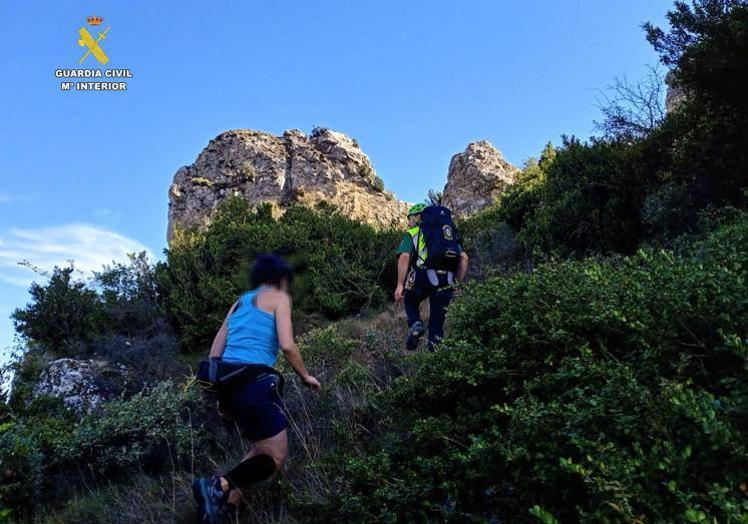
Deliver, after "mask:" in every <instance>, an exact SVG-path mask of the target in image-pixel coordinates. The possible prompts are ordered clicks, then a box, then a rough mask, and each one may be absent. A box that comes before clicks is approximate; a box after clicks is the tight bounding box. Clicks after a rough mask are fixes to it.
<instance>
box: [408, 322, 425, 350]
mask: <svg viewBox="0 0 748 524" xmlns="http://www.w3.org/2000/svg"><path fill="white" fill-rule="evenodd" d="M423 332H424V329H423V322H421V321H420V320H418V321H417V322H414V323H413V325H412V326H410V329H408V338H406V339H405V347H406V348H408V349H410V350H413V349H416V348H417V347H418V341H419V340H420V339H421V337H422V336H423Z"/></svg>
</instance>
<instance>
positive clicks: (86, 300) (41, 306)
mask: <svg viewBox="0 0 748 524" xmlns="http://www.w3.org/2000/svg"><path fill="white" fill-rule="evenodd" d="M74 271H75V268H74V267H73V266H72V265H71V266H68V267H65V268H59V267H55V268H54V270H53V271H52V275H51V276H50V278H49V282H48V283H47V284H46V285H41V284H37V283H36V282H34V283H32V284H31V287H30V288H29V293H30V294H31V298H32V302H31V303H30V304H28V305H27V306H26V307H25V308H23V309H21V308H18V309H16V310H15V311H14V312H13V314H12V315H11V318H12V319H13V324H14V327H15V329H16V331H17V332H18V333H19V334H21V335H22V336H24V337H26V338H27V339H30V340H32V341H34V342H36V343H39V344H41V345H42V346H44V347H45V349H49V350H50V351H52V352H54V353H58V354H59V353H60V352H61V351H62V350H63V349H64V348H65V347H66V346H67V345H68V344H70V343H71V342H73V341H74V340H83V341H86V340H90V339H91V336H92V335H94V334H96V333H97V332H98V328H99V327H100V320H101V302H100V300H99V297H98V295H97V294H96V292H95V291H94V290H92V289H89V288H88V287H87V286H86V284H85V283H83V282H80V281H75V280H73V278H72V275H73V272H74Z"/></svg>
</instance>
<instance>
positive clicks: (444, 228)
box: [442, 224, 454, 240]
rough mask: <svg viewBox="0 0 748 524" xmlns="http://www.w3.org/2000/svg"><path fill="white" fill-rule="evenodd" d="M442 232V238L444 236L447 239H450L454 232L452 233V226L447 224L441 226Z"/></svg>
mask: <svg viewBox="0 0 748 524" xmlns="http://www.w3.org/2000/svg"><path fill="white" fill-rule="evenodd" d="M442 233H443V234H444V238H446V239H447V240H452V238H453V237H454V233H452V226H450V225H449V224H444V225H443V226H442Z"/></svg>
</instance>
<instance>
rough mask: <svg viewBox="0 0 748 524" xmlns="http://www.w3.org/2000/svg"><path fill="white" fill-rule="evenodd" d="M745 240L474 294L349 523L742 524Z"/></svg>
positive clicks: (367, 459)
mask: <svg viewBox="0 0 748 524" xmlns="http://www.w3.org/2000/svg"><path fill="white" fill-rule="evenodd" d="M747 233H748V222H747V221H746V220H745V219H743V220H742V221H740V222H738V223H736V224H733V225H731V226H726V227H723V228H722V229H720V230H719V231H717V232H716V233H715V234H713V235H712V236H711V238H709V239H708V240H707V241H704V242H701V243H698V244H696V245H694V246H693V249H692V251H691V254H690V256H688V257H683V258H679V257H675V256H673V255H672V254H670V253H667V252H658V251H641V252H639V253H637V254H636V255H635V256H632V257H630V258H627V259H619V260H603V261H594V260H590V261H584V262H566V263H560V264H554V265H546V266H542V267H541V268H540V269H538V270H537V271H536V272H535V273H534V274H533V275H524V274H518V275H515V276H514V277H511V278H490V279H488V280H487V281H486V282H485V283H483V284H475V285H472V286H470V287H469V288H468V289H467V290H466V292H465V294H464V296H463V297H461V299H460V300H459V301H458V302H456V303H455V304H454V305H453V306H452V308H451V310H450V321H451V332H450V333H449V337H448V339H447V340H446V341H445V342H444V343H443V346H442V347H441V349H440V351H438V352H437V353H436V354H434V355H433V356H424V357H421V359H420V360H421V363H420V365H419V366H418V367H417V368H416V371H415V373H414V374H412V375H410V376H405V377H402V378H400V379H398V381H397V383H396V387H395V388H394V391H393V393H392V394H391V395H389V397H390V399H391V401H392V402H393V403H394V404H393V406H394V407H393V410H392V412H391V413H390V415H389V417H388V421H387V422H384V424H385V425H387V424H392V425H393V427H394V428H395V430H394V431H390V432H387V433H386V434H385V435H384V436H380V437H379V438H378V439H377V440H375V441H374V442H372V444H371V446H370V447H369V453H368V454H367V455H361V454H355V455H353V456H350V457H349V459H348V464H347V469H346V473H345V475H344V479H345V480H344V482H343V487H342V488H341V489H340V495H339V499H338V502H339V505H338V506H337V507H338V510H339V511H340V512H341V513H340V515H342V517H341V518H348V519H357V520H364V521H373V520H379V521H391V522H394V521H402V520H407V521H426V520H445V521H486V520H491V519H499V520H508V521H512V522H515V521H518V522H525V521H526V522H529V521H531V519H533V518H541V519H542V518H544V519H545V520H546V521H548V522H551V521H552V519H557V520H558V521H561V522H572V521H581V522H601V521H607V522H624V521H626V522H634V521H645V520H646V521H650V522H654V521H689V522H700V521H707V519H708V521H709V522H711V521H719V522H743V521H745V518H746V515H748V501H747V500H746V496H745V493H744V490H745V471H748V447H747V446H746V442H748V438H747V437H748V434H747V433H746V429H747V428H748V424H746V418H745V413H746V409H747V408H748V386H747V385H746V382H745V380H744V376H745V372H746V370H748V350H747V349H746V337H747V335H748V334H747V333H746V332H745V327H746V326H747V325H748V311H747V310H746V302H745V298H744V297H745V296H746V292H747V291H748V289H746V276H747V275H746V273H747V271H746V269H747V267H746V260H748V258H747V257H746V254H748V253H746V245H748V243H746V237H747V236H748V235H747ZM543 516H545V517H543Z"/></svg>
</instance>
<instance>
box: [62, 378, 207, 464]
mask: <svg viewBox="0 0 748 524" xmlns="http://www.w3.org/2000/svg"><path fill="white" fill-rule="evenodd" d="M199 401H200V392H199V389H198V388H197V386H196V385H195V384H194V383H193V382H188V383H186V384H184V385H177V384H173V383H172V382H170V381H166V382H162V383H160V384H158V385H157V386H156V387H154V388H153V389H152V390H149V391H144V392H142V393H139V394H137V395H135V396H133V397H132V398H131V399H129V400H115V401H111V402H109V403H107V404H106V405H105V407H104V410H103V412H102V413H92V414H91V415H88V416H87V417H85V418H84V419H83V420H82V421H81V422H80V424H79V425H78V426H77V427H76V428H75V431H74V432H73V434H72V435H71V438H70V440H69V441H68V442H66V443H65V445H64V446H61V447H60V448H59V449H57V450H56V451H57V453H58V454H59V458H58V459H57V460H59V461H60V463H62V464H75V465H76V466H77V467H78V468H79V470H81V471H83V472H87V473H92V474H94V475H103V476H107V477H111V476H117V475H121V474H122V473H126V472H128V471H130V472H132V471H134V470H138V469H145V470H146V471H152V472H158V471H161V470H163V469H165V468H166V469H168V468H172V467H175V466H176V467H178V466H179V465H180V464H181V465H184V464H186V461H187V459H188V458H189V457H190V456H191V451H192V450H193V449H194V448H195V447H197V448H199V447H200V433H199V432H196V431H194V429H193V427H192V425H191V424H190V420H191V414H192V413H193V412H194V411H195V410H196V407H197V406H198V404H199Z"/></svg>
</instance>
